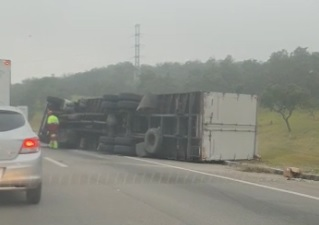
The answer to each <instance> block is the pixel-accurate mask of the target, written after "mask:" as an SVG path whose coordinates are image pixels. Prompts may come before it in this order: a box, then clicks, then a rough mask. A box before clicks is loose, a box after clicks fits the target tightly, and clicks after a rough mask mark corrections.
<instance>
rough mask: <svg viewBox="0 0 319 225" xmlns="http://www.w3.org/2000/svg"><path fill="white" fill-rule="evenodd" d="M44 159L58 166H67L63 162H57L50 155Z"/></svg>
mask: <svg viewBox="0 0 319 225" xmlns="http://www.w3.org/2000/svg"><path fill="white" fill-rule="evenodd" d="M44 159H46V160H48V161H49V162H51V163H53V164H55V165H57V166H60V167H63V168H65V167H68V166H67V165H65V164H63V163H60V162H58V161H56V160H54V159H52V158H50V157H44Z"/></svg>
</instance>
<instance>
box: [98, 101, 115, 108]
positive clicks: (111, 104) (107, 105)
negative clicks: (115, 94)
mask: <svg viewBox="0 0 319 225" xmlns="http://www.w3.org/2000/svg"><path fill="white" fill-rule="evenodd" d="M115 108H116V104H115V103H114V102H111V101H103V102H102V104H101V109H102V110H108V109H115Z"/></svg>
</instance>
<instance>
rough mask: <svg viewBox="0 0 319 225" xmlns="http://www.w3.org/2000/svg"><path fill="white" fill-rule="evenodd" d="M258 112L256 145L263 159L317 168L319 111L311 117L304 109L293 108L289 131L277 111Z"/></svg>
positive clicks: (280, 164)
mask: <svg viewBox="0 0 319 225" xmlns="http://www.w3.org/2000/svg"><path fill="white" fill-rule="evenodd" d="M258 116H259V117H258V122H259V132H258V142H259V143H258V144H259V145H258V147H259V153H260V154H261V157H262V161H263V162H265V163H266V164H268V165H271V166H276V167H285V166H295V167H300V168H302V169H304V170H305V171H312V172H316V173H318V172H319V114H318V118H314V117H312V116H311V115H310V114H309V113H306V112H300V111H298V112H294V114H293V115H292V117H291V127H292V132H291V133H290V134H289V133H288V132H287V128H286V126H285V124H284V121H283V120H282V118H281V117H280V115H279V114H276V113H273V112H269V111H266V110H259V115H258Z"/></svg>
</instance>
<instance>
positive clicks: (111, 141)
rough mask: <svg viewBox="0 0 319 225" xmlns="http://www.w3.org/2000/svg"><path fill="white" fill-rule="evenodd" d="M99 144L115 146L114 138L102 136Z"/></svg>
mask: <svg viewBox="0 0 319 225" xmlns="http://www.w3.org/2000/svg"><path fill="white" fill-rule="evenodd" d="M99 143H102V144H114V138H112V137H107V136H101V137H100V138H99Z"/></svg>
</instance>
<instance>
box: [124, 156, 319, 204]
mask: <svg viewBox="0 0 319 225" xmlns="http://www.w3.org/2000/svg"><path fill="white" fill-rule="evenodd" d="M125 157H126V158H128V159H133V160H136V161H141V162H147V163H151V164H156V165H160V166H164V167H169V168H174V169H178V170H184V171H188V172H193V173H198V174H202V175H206V176H210V177H216V178H220V179H224V180H229V181H234V182H238V183H242V184H248V185H251V186H255V187H260V188H265V189H268V190H273V191H279V192H283V193H288V194H292V195H297V196H300V197H304V198H309V199H312V200H317V201H319V197H316V196H312V195H307V194H302V193H299V192H295V191H289V190H285V189H281V188H275V187H271V186H267V185H262V184H257V183H252V182H249V181H244V180H238V179H234V178H230V177H225V176H221V175H217V174H213V173H205V172H201V171H198V170H192V169H187V168H183V167H179V166H173V165H169V164H165V163H159V162H154V161H151V160H146V159H140V158H134V157H130V156H125Z"/></svg>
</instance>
